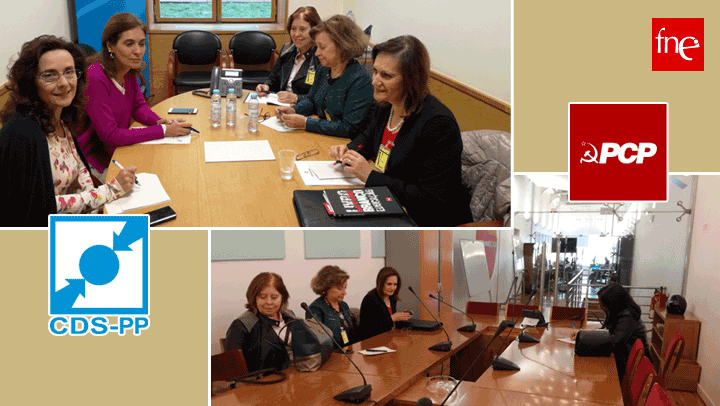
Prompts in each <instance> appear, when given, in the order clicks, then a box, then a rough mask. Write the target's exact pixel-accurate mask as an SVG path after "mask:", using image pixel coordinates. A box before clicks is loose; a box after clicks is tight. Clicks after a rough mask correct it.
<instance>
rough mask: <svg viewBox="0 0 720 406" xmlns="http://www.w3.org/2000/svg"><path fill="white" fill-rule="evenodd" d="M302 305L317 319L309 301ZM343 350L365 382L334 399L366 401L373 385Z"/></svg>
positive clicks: (352, 401) (336, 343)
mask: <svg viewBox="0 0 720 406" xmlns="http://www.w3.org/2000/svg"><path fill="white" fill-rule="evenodd" d="M300 307H302V308H303V310H305V311H306V312H308V314H309V315H310V317H311V318H312V319H313V320H315V315H314V314H313V313H312V312H311V311H310V308H309V307H308V305H307V303H305V302H302V303H301V304H300ZM315 321H317V320H315ZM317 322H318V324H319V325H320V327H322V330H323V331H324V332H325V334H327V335H328V337H330V339H331V340H332V341H333V342H334V343H335V345H337V346H338V347H339V348H342V346H341V345H340V344H338V342H337V341H335V338H334V337H333V335H332V334H330V332H329V331H327V330H326V327H325V325H323V324H322V323H321V322H319V321H317ZM341 352H342V353H343V354H345V356H346V357H347V359H348V361H350V363H351V364H353V366H354V367H355V369H357V370H358V372H360V376H362V379H363V384H362V385H361V386H356V387H354V388H350V389H348V390H346V391H345V392H341V393H338V394H337V395H335V396H334V399H335V400H339V401H341V402H349V403H362V402H364V401H365V399H367V398H369V397H370V393H371V392H372V385H368V383H367V380H366V379H365V374H363V373H362V371H361V370H360V368H358V366H357V365H356V364H355V363H354V362H353V360H352V359H350V356H349V355H347V353H346V352H345V351H341Z"/></svg>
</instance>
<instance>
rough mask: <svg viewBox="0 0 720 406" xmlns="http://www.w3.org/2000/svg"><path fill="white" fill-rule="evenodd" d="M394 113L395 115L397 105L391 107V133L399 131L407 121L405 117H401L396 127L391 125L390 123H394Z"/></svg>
mask: <svg viewBox="0 0 720 406" xmlns="http://www.w3.org/2000/svg"><path fill="white" fill-rule="evenodd" d="M394 115H395V107H390V119H389V120H388V123H387V129H388V131H390V132H391V133H394V132H397V130H398V128H400V126H401V125H402V124H403V122H404V121H405V119H404V118H400V121H399V122H398V123H397V124H396V125H395V127H390V123H392V119H393V116H394Z"/></svg>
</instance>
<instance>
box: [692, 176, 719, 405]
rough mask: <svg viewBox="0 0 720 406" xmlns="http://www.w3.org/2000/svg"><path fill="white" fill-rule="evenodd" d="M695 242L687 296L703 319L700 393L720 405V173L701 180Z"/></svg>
mask: <svg viewBox="0 0 720 406" xmlns="http://www.w3.org/2000/svg"><path fill="white" fill-rule="evenodd" d="M691 244H692V245H691V251H690V266H689V270H688V279H687V287H686V292H685V298H686V299H687V301H688V311H689V312H692V313H694V314H695V315H696V316H697V317H698V318H699V319H700V320H701V321H702V327H701V328H700V347H699V351H698V360H697V361H698V363H699V364H700V365H701V366H702V373H701V375H700V387H699V388H698V393H700V396H701V397H703V400H704V401H705V403H706V404H708V405H713V404H714V405H720V386H718V384H717V377H718V376H720V363H719V362H718V359H719V358H720V345H718V343H720V301H718V292H720V269H719V268H720V176H717V175H712V176H711V175H706V176H700V177H699V179H698V189H697V196H696V200H695V207H694V212H693V233H692V236H691ZM713 382H715V383H713Z"/></svg>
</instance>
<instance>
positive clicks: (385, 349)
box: [358, 347, 396, 355]
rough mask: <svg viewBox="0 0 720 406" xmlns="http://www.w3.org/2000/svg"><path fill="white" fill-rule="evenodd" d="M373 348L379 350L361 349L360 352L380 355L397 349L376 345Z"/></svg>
mask: <svg viewBox="0 0 720 406" xmlns="http://www.w3.org/2000/svg"><path fill="white" fill-rule="evenodd" d="M372 349H373V350H377V351H368V350H360V351H358V352H359V353H360V354H362V355H380V354H388V353H391V352H396V351H395V350H393V349H390V348H388V347H375V348H372Z"/></svg>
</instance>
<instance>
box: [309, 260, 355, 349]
mask: <svg viewBox="0 0 720 406" xmlns="http://www.w3.org/2000/svg"><path fill="white" fill-rule="evenodd" d="M348 279H350V276H349V275H348V274H347V272H345V271H343V270H342V269H340V268H339V267H337V266H332V265H327V266H324V267H323V268H322V269H321V270H320V271H319V272H318V273H317V275H315V277H314V278H312V281H311V283H310V286H311V287H312V290H313V292H315V293H317V294H318V295H320V297H319V298H317V299H315V301H314V302H312V303H310V311H311V312H312V313H313V315H314V316H315V318H316V319H317V320H318V321H320V322H321V323H323V324H325V325H326V326H327V327H328V328H329V329H330V330H331V331H332V333H333V338H335V341H337V342H338V343H340V345H343V346H344V345H347V344H350V343H352V342H354V341H355V340H354V332H353V329H352V318H351V317H350V307H349V306H348V304H347V303H345V302H343V299H344V298H345V294H346V290H347V281H348ZM305 318H306V319H309V318H310V314H309V313H306V314H305Z"/></svg>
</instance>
